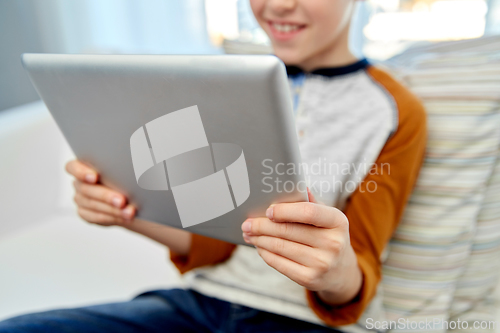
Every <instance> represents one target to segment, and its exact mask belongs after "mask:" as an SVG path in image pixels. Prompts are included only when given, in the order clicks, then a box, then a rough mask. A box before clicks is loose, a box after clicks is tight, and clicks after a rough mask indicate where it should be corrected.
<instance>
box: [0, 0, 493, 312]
mask: <svg viewBox="0 0 500 333" xmlns="http://www.w3.org/2000/svg"><path fill="white" fill-rule="evenodd" d="M395 27H397V28H395ZM496 34H500V0H367V1H358V3H357V9H356V14H355V17H354V20H353V22H352V27H351V37H350V43H351V46H352V49H353V50H354V52H355V53H356V54H357V55H359V56H361V55H362V54H363V55H365V56H366V57H368V58H369V59H371V60H372V61H374V62H378V61H380V62H382V61H384V60H386V59H389V58H391V57H393V56H395V55H397V54H399V53H401V52H403V51H404V50H406V49H408V48H409V47H415V46H419V45H422V46H426V45H429V44H432V43H435V42H440V41H455V40H465V39H474V38H480V37H485V36H494V35H496ZM0 45H1V46H0V320H1V319H3V318H6V317H8V316H12V315H15V314H20V313H24V312H28V311H35V310H44V309H48V308H52V307H61V306H77V305H83V304H89V303H95V302H103V301H113V300H124V299H126V298H129V297H132V296H133V295H135V294H137V293H139V292H141V291H145V290H148V289H153V288H164V287H168V286H173V285H178V284H180V281H179V279H178V275H177V272H176V271H175V269H174V268H173V267H172V265H170V264H169V261H168V256H167V255H168V254H167V253H166V250H165V249H164V248H162V247H161V246H159V245H156V244H154V243H152V242H151V241H149V240H147V239H145V238H142V237H140V236H137V235H132V234H130V233H128V232H126V231H124V230H120V229H119V228H102V227H96V226H90V225H88V224H85V223H84V222H82V221H81V220H79V218H78V217H77V216H76V213H75V210H74V206H73V203H72V196H73V195H72V187H71V182H70V178H69V177H68V176H66V175H65V174H64V171H63V167H64V164H65V162H66V161H68V160H69V159H71V158H72V153H71V150H70V149H69V147H68V146H67V144H66V143H65V141H64V139H63V137H62V135H61V134H60V132H59V130H58V129H57V126H56V125H55V124H54V122H53V120H52V118H51V117H50V115H49V114H48V112H47V110H46V109H45V107H44V105H43V103H41V102H40V101H39V98H38V95H37V94H36V92H35V90H34V89H33V87H32V85H31V83H30V82H29V79H28V77H27V75H26V74H25V72H24V70H23V69H22V67H21V63H20V55H21V54H22V53H25V52H44V53H113V54H222V53H271V52H272V50H271V49H270V46H269V42H268V40H267V37H266V35H265V34H264V33H263V31H262V30H261V29H260V28H259V27H258V26H257V24H256V22H255V20H254V19H253V16H252V13H251V10H250V7H249V4H248V1H247V0H182V1H178V0H0Z"/></svg>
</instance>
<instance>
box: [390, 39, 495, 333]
mask: <svg viewBox="0 0 500 333" xmlns="http://www.w3.org/2000/svg"><path fill="white" fill-rule="evenodd" d="M497 40H498V38H490V39H485V40H479V41H478V40H474V41H465V42H452V43H441V44H438V45H432V46H430V47H427V48H419V49H417V50H410V51H408V52H406V53H404V54H403V55H401V56H398V57H396V58H393V59H391V60H390V61H389V62H387V63H386V65H388V66H389V69H390V70H391V71H392V72H393V73H394V74H395V75H396V76H397V77H399V78H400V79H401V80H402V81H403V82H404V83H406V85H407V86H408V87H409V88H410V90H412V91H413V92H414V93H415V94H416V95H417V96H419V97H420V98H421V100H422V101H423V103H424V105H425V107H426V109H427V114H428V127H429V137H428V149H427V153H426V158H425V161H424V165H423V167H422V170H421V173H420V177H419V179H418V181H417V184H416V187H415V190H414V193H413V195H412V197H411V198H410V201H409V203H408V206H407V208H406V212H405V214H404V217H403V219H402V221H401V223H400V225H399V227H398V229H397V231H396V232H395V234H394V236H393V238H392V240H391V242H390V244H389V246H388V255H387V258H386V259H385V262H384V266H383V280H382V290H383V301H384V306H385V309H386V316H387V319H388V320H392V321H396V322H397V321H398V320H400V321H401V320H403V321H404V323H405V324H404V325H399V326H398V328H403V327H402V326H405V327H404V328H410V329H411V328H416V327H415V325H418V324H419V323H422V322H423V323H426V322H429V321H431V322H432V325H430V326H426V329H425V331H426V332H444V331H446V330H447V329H451V328H453V327H455V328H457V324H458V322H457V320H458V319H459V318H460V320H461V321H462V320H463V319H466V320H467V322H466V324H463V323H461V325H468V326H470V327H472V324H473V322H474V321H475V320H482V319H481V318H491V317H488V316H486V313H489V312H491V311H492V307H491V306H489V305H490V303H489V301H488V300H487V299H486V298H485V295H486V294H487V293H491V290H492V289H493V288H494V287H495V286H496V284H497V281H498V272H499V269H498V264H497V261H498V260H495V261H494V262H495V267H492V265H491V264H490V265H488V262H493V259H494V257H495V256H496V255H497V254H498V253H499V251H500V244H499V243H500V200H498V199H500V198H499V196H500V183H499V180H498V178H499V177H500V167H498V151H499V150H498V149H499V143H500V111H499V108H500V103H499V97H500V94H499V93H498V92H497V91H498V84H500V75H499V73H500V62H499V60H500V59H498V52H496V51H494V49H495V48H492V47H491V44H495V45H497V44H499V43H498V41H497ZM492 50H493V51H492ZM495 53H496V54H495ZM497 258H498V256H497ZM491 268H493V269H491ZM493 312H494V309H493ZM469 320H470V321H472V322H469ZM398 323H399V322H398ZM408 324H409V325H408ZM410 325H413V327H412V326H410ZM407 326H409V327H407ZM429 327H432V329H429ZM460 327H461V328H462V327H463V326H460ZM417 330H418V329H417ZM391 331H398V330H397V329H396V330H391ZM401 331H405V330H404V329H401ZM406 331H407V330H406ZM462 331H463V330H462Z"/></svg>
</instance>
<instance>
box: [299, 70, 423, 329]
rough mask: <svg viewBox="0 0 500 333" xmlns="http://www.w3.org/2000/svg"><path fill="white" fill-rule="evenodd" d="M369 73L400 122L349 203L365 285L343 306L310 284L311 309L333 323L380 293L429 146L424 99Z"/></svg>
mask: <svg viewBox="0 0 500 333" xmlns="http://www.w3.org/2000/svg"><path fill="white" fill-rule="evenodd" d="M368 74H369V75H371V76H372V78H373V79H374V80H375V81H377V82H378V83H379V84H381V85H382V86H383V87H384V88H385V89H386V90H387V91H388V92H389V93H390V94H392V96H393V97H394V100H395V102H396V106H397V108H398V111H399V121H398V123H399V124H398V128H397V130H396V132H395V133H394V134H393V136H392V137H391V138H390V139H389V140H388V141H387V143H386V145H385V146H384V148H383V149H382V151H381V153H380V155H379V157H378V158H377V160H376V162H375V165H374V168H376V172H369V174H368V175H367V176H366V178H365V180H364V181H363V182H362V183H361V184H360V186H359V187H358V188H357V189H356V191H355V192H354V193H353V194H352V195H351V197H350V198H349V200H348V201H347V203H346V207H345V208H344V213H345V215H346V216H347V218H348V220H349V232H350V237H351V245H352V247H353V249H354V251H355V252H356V256H357V259H358V265H359V268H360V270H361V272H362V274H363V283H362V287H361V290H360V291H359V293H358V295H357V296H356V297H355V298H354V299H353V300H352V301H350V302H349V303H347V304H344V305H340V306H329V305H327V304H325V303H323V302H322V301H321V299H319V296H318V295H317V293H316V292H313V291H310V290H306V294H307V299H308V302H309V305H310V307H311V308H312V310H313V311H314V312H315V313H316V315H317V316H318V317H319V318H320V319H322V320H323V321H324V322H325V323H327V324H328V325H331V326H341V325H347V324H352V323H355V322H356V321H358V319H359V318H360V317H361V315H362V314H363V312H364V310H365V309H366V307H367V306H368V304H369V303H370V301H371V300H372V298H373V297H374V296H375V294H376V290H377V285H378V283H379V282H380V279H381V275H382V274H381V270H382V267H381V266H382V263H381V261H380V257H381V254H382V251H383V250H384V248H385V247H386V245H387V243H388V242H389V240H390V238H391V236H392V234H393V233H394V231H395V229H396V227H397V225H398V223H399V220H400V219H401V216H402V214H403V211H404V208H405V206H406V203H407V201H408V199H409V196H410V194H411V192H412V190H413V187H414V184H415V182H416V179H417V176H418V173H419V170H420V166H421V164H422V161H423V156H424V152H425V146H426V117H425V111H424V108H423V106H422V104H421V103H420V102H419V100H418V99H417V98H416V97H414V96H413V95H412V94H411V93H410V92H409V91H408V90H406V89H405V88H404V87H403V86H402V85H401V84H399V83H398V82H397V81H395V80H394V79H392V78H391V77H390V76H389V75H388V74H386V73H385V72H383V71H381V70H379V69H377V68H374V67H370V68H369V69H368ZM372 170H374V169H372ZM375 186H376V190H374V189H375Z"/></svg>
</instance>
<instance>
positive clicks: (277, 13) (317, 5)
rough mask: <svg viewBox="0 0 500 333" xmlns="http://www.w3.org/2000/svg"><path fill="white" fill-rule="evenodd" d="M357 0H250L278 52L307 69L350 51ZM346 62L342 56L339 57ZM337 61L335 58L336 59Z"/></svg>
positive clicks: (321, 64)
mask: <svg viewBox="0 0 500 333" xmlns="http://www.w3.org/2000/svg"><path fill="white" fill-rule="evenodd" d="M354 2H355V0H250V4H251V6H252V10H253V13H254V15H255V17H256V19H257V21H258V22H259V24H260V26H261V27H262V28H263V29H264V30H265V32H266V33H267V34H268V36H269V38H270V39H271V43H272V44H273V48H274V52H275V54H276V56H278V57H279V58H281V60H283V61H284V62H285V63H286V64H291V65H298V66H302V67H304V69H306V70H310V69H314V68H315V67H319V66H326V65H328V62H332V59H330V58H332V57H337V58H339V57H343V56H345V53H346V52H348V53H349V55H350V56H351V57H352V54H350V52H349V51H348V43H347V40H348V33H349V23H350V19H351V15H352V12H353V9H354ZM336 60H337V62H342V59H336ZM334 62H335V61H334Z"/></svg>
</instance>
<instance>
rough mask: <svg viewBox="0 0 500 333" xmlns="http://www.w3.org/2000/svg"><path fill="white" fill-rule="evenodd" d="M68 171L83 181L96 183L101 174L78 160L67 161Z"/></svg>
mask: <svg viewBox="0 0 500 333" xmlns="http://www.w3.org/2000/svg"><path fill="white" fill-rule="evenodd" d="M66 171H67V172H68V173H69V174H70V175H72V176H73V177H75V178H76V179H78V180H79V181H81V182H87V183H90V184H95V183H97V181H98V179H99V175H98V173H97V172H96V171H95V170H94V169H92V168H90V167H89V166H87V165H85V164H83V163H82V162H80V161H78V160H72V161H69V162H68V163H66Z"/></svg>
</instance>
